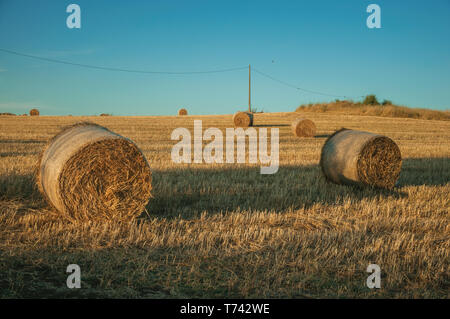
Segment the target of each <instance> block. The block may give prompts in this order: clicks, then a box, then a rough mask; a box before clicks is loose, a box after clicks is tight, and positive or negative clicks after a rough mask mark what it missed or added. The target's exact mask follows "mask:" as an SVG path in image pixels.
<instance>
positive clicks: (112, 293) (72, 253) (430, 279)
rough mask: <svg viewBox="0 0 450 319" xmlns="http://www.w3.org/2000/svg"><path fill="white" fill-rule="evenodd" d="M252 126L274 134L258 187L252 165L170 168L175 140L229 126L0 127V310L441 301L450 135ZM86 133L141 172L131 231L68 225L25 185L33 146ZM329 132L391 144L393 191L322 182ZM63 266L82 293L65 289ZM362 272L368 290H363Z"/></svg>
mask: <svg viewBox="0 0 450 319" xmlns="http://www.w3.org/2000/svg"><path fill="white" fill-rule="evenodd" d="M254 117H255V118H254V120H255V123H256V124H257V125H255V127H254V128H255V129H256V130H259V129H261V128H263V127H264V128H268V129H269V130H270V127H271V126H272V127H277V128H279V130H280V168H279V170H278V172H277V173H276V174H273V175H261V174H260V170H259V165H258V164H176V163H173V162H172V161H171V149H172V146H173V145H175V144H176V143H177V141H172V140H171V139H170V136H171V132H172V131H173V130H174V129H175V128H178V127H185V128H187V129H188V130H190V131H191V132H192V131H193V123H194V119H200V120H203V130H205V129H206V128H208V127H217V128H219V129H220V130H221V131H222V132H225V128H229V127H233V120H232V115H223V116H189V117H179V116H160V117H116V116H107V117H99V116H95V117H77V116H70V117H69V116H67V117H62V116H61V117H49V116H26V117H25V116H24V117H21V116H16V117H9V116H5V117H1V118H0V287H1V289H0V297H2V298H6V297H21V298H22V297H35V298H44V297H134V298H217V297H220V298H240V297H242V298H316V297H322V298H324V297H332V298H335V297H341V298H355V297H361V298H380V297H384V298H405V297H407V298H419V297H420V298H449V280H450V278H449V266H450V265H449V261H450V258H449V257H450V256H449V255H450V226H449V220H450V218H449V217H450V216H449V206H450V205H449V196H448V194H449V193H450V143H449V142H450V122H448V121H438V120H418V119H406V118H405V119H402V118H389V117H371V116H358V115H341V114H338V115H337V114H325V113H312V112H310V113H307V114H303V113H302V112H293V113H261V114H254ZM299 117H306V118H308V119H311V120H312V121H313V122H314V123H315V125H316V128H317V131H316V135H315V137H314V138H308V139H299V138H296V137H295V136H294V135H293V134H292V131H291V130H292V129H291V123H292V121H294V120H295V119H296V118H299ZM87 120H88V121H92V122H95V123H97V124H100V125H102V126H105V127H107V128H108V129H110V130H112V131H114V132H116V133H118V134H120V135H122V136H126V137H128V138H130V139H131V140H133V141H134V142H135V143H136V145H137V146H138V147H139V149H141V150H142V152H143V153H144V155H145V156H146V158H147V160H148V162H149V163H150V167H151V171H152V196H153V197H152V198H151V199H150V201H149V203H148V205H147V207H146V212H144V213H143V214H142V215H141V216H140V217H139V218H138V219H136V220H134V221H133V222H119V221H115V220H109V221H101V222H98V221H95V220H93V221H74V222H68V221H67V220H65V219H62V218H61V217H60V216H59V214H58V212H57V211H56V210H55V209H54V208H52V207H51V206H50V205H49V204H48V203H47V202H46V200H45V199H44V198H43V196H42V195H41V194H40V193H39V191H38V190H37V188H36V187H35V185H34V183H33V169H34V166H35V164H36V162H37V160H38V157H39V154H40V153H41V151H42V149H43V148H44V147H45V145H46V144H45V143H46V141H47V140H48V139H49V138H51V137H52V136H54V135H55V134H56V133H57V132H59V131H60V129H61V128H62V127H64V126H66V125H70V124H74V123H76V122H79V121H87ZM258 126H261V127H258ZM341 127H346V128H349V129H354V130H361V131H369V132H373V133H376V134H381V135H384V136H387V137H389V138H391V139H392V140H393V141H395V143H396V144H397V145H398V147H399V148H400V150H401V155H402V171H401V174H400V178H399V180H398V186H397V187H395V188H393V189H392V190H380V189H372V188H364V189H361V188H357V187H352V186H347V185H337V184H333V183H329V182H327V181H326V180H325V178H324V177H323V175H322V173H321V169H320V166H319V160H320V153H321V148H322V146H323V144H324V142H325V140H326V139H327V138H328V136H329V135H330V134H332V133H333V132H334V131H336V130H337V129H340V128H341ZM203 143H204V145H205V144H206V143H207V142H205V141H204V142H203ZM269 145H270V144H269ZM269 151H270V148H269ZM73 263H76V264H78V265H80V267H81V273H82V278H81V285H82V288H81V289H68V288H67V287H66V279H67V273H66V267H67V265H69V264H73ZM372 263H375V264H378V265H379V266H380V268H381V272H382V279H381V289H369V288H367V286H366V279H367V276H368V275H369V273H367V272H366V268H367V266H368V265H369V264H372Z"/></svg>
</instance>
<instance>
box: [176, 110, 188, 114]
mask: <svg viewBox="0 0 450 319" xmlns="http://www.w3.org/2000/svg"><path fill="white" fill-rule="evenodd" d="M178 115H187V110H186V109H179V110H178Z"/></svg>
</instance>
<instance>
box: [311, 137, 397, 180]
mask: <svg viewBox="0 0 450 319" xmlns="http://www.w3.org/2000/svg"><path fill="white" fill-rule="evenodd" d="M320 166H321V168H322V172H323V173H324V175H325V177H326V178H327V179H328V180H331V181H332V182H334V183H337V184H356V185H360V186H366V185H370V186H375V187H382V188H388V189H390V188H393V187H394V186H395V183H396V181H397V179H398V177H399V175H400V170H401V167H402V156H401V153H400V149H399V148H398V146H397V144H395V142H394V141H393V140H391V139H390V138H388V137H386V136H383V135H378V134H374V133H369V132H363V131H355V130H349V129H345V128H343V129H341V130H338V131H336V132H335V133H333V134H332V135H331V136H330V137H329V138H328V139H327V141H326V142H325V144H324V145H323V148H322V153H321V156H320Z"/></svg>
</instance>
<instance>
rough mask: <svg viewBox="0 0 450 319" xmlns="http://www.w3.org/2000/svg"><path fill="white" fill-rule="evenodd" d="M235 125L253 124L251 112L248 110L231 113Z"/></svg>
mask: <svg viewBox="0 0 450 319" xmlns="http://www.w3.org/2000/svg"><path fill="white" fill-rule="evenodd" d="M233 123H234V126H235V127H248V126H252V125H253V114H252V113H250V112H236V113H235V114H234V115H233Z"/></svg>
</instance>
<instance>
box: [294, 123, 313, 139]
mask: <svg viewBox="0 0 450 319" xmlns="http://www.w3.org/2000/svg"><path fill="white" fill-rule="evenodd" d="M291 127H292V132H293V133H294V135H295V136H297V137H314V135H316V125H315V124H314V122H313V121H311V120H308V119H296V120H295V121H294V122H292V124H291Z"/></svg>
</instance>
